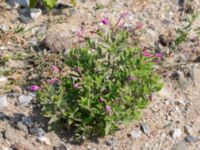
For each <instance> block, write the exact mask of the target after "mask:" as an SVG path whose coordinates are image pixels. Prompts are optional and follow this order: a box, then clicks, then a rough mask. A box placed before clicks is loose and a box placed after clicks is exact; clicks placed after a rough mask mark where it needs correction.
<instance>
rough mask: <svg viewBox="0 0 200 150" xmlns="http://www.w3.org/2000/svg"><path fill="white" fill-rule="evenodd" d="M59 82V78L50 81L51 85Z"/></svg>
mask: <svg viewBox="0 0 200 150" xmlns="http://www.w3.org/2000/svg"><path fill="white" fill-rule="evenodd" d="M58 81H59V80H58V79H57V78H53V79H51V80H48V82H49V84H54V83H55V82H58Z"/></svg>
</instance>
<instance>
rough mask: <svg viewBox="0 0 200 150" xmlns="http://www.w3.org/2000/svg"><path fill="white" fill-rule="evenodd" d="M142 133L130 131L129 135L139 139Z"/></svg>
mask: <svg viewBox="0 0 200 150" xmlns="http://www.w3.org/2000/svg"><path fill="white" fill-rule="evenodd" d="M141 134H142V132H141V131H131V133H129V134H128V136H130V137H131V138H132V139H137V138H139V137H140V135H141Z"/></svg>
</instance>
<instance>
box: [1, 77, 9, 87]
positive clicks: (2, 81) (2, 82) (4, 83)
mask: <svg viewBox="0 0 200 150" xmlns="http://www.w3.org/2000/svg"><path fill="white" fill-rule="evenodd" d="M7 82H8V79H7V78H6V77H0V87H3V86H4V85H6V83H7Z"/></svg>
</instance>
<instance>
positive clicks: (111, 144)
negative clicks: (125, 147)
mask: <svg viewBox="0 0 200 150" xmlns="http://www.w3.org/2000/svg"><path fill="white" fill-rule="evenodd" d="M114 144H115V141H114V139H113V138H111V139H108V140H106V145H108V146H113V145H114Z"/></svg>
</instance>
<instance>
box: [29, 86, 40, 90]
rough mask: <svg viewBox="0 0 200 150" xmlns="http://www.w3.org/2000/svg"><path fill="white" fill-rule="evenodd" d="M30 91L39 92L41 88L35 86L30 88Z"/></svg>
mask: <svg viewBox="0 0 200 150" xmlns="http://www.w3.org/2000/svg"><path fill="white" fill-rule="evenodd" d="M30 90H31V91H38V90H40V87H39V86H37V85H33V86H31V87H30Z"/></svg>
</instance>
